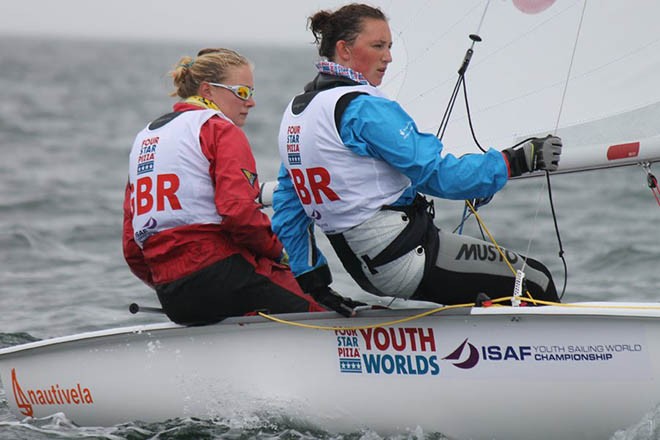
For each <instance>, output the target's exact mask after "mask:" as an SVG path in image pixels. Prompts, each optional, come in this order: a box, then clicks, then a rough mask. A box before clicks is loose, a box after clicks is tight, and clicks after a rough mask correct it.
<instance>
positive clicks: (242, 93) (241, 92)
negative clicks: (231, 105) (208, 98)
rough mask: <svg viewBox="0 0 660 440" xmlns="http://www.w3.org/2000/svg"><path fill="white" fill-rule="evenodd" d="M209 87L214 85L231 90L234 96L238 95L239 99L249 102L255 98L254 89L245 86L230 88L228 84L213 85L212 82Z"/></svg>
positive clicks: (214, 85)
mask: <svg viewBox="0 0 660 440" xmlns="http://www.w3.org/2000/svg"><path fill="white" fill-rule="evenodd" d="M209 85H212V86H213V87H221V88H223V89H227V90H231V92H232V93H233V94H234V95H236V97H237V98H238V99H242V100H243V101H247V100H248V99H250V98H252V97H253V96H254V89H253V88H252V87H249V86H243V85H238V86H228V85H227V84H220V83H212V82H210V83H209Z"/></svg>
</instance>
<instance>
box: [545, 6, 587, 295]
mask: <svg viewBox="0 0 660 440" xmlns="http://www.w3.org/2000/svg"><path fill="white" fill-rule="evenodd" d="M586 9H587V0H584V3H583V4H582V12H581V14H580V21H579V22H578V26H577V32H576V34H575V42H574V44H573V52H572V53H571V61H570V62H569V64H568V70H567V71H566V80H565V81H564V90H563V92H562V96H561V102H560V104H559V111H558V112H557V120H556V121H555V130H554V134H556V133H557V130H558V128H559V120H560V119H561V114H562V112H563V110H564V102H565V100H566V92H567V90H568V83H569V81H570V79H571V73H572V72H573V62H574V61H575V54H576V52H577V46H578V42H579V41H580V33H581V31H582V22H583V21H584V12H585V11H586ZM545 179H546V182H547V185H548V201H549V202H550V211H551V212H552V221H553V223H554V226H555V234H556V235H557V244H558V245H559V253H558V255H559V258H560V260H561V261H562V264H563V265H564V286H563V288H562V290H561V294H560V295H559V299H560V300H561V299H562V298H563V297H564V293H566V284H567V280H568V269H567V265H566V259H565V258H564V253H565V252H564V245H563V244H562V241H561V235H560V233H559V225H558V224H557V214H556V212H555V203H554V199H553V197H552V185H551V184H550V173H549V172H548V171H546V172H545Z"/></svg>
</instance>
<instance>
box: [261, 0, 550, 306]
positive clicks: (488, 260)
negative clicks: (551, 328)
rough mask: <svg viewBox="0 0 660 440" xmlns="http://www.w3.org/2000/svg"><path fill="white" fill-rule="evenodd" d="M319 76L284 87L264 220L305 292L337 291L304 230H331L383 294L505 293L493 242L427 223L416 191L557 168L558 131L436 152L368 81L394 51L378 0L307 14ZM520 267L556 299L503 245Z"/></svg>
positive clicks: (449, 298) (444, 194) (467, 191)
mask: <svg viewBox="0 0 660 440" xmlns="http://www.w3.org/2000/svg"><path fill="white" fill-rule="evenodd" d="M309 24H310V29H311V31H312V33H313V34H314V37H315V39H316V43H317V45H318V49H319V55H321V56H322V57H323V58H324V60H322V61H320V62H319V63H318V64H317V69H318V75H317V76H316V77H315V78H314V79H313V80H312V81H311V82H310V83H309V84H307V85H306V86H305V88H304V92H303V93H302V94H300V95H298V96H296V97H294V98H293V100H292V101H291V103H290V104H289V106H288V107H287V109H286V110H285V112H284V116H283V119H282V123H281V126H280V133H279V150H280V156H281V159H282V163H283V166H282V167H281V170H280V174H279V178H278V182H279V185H278V189H277V191H276V192H275V194H274V200H273V202H274V209H275V215H274V217H273V220H272V221H273V227H274V230H275V232H276V233H277V235H278V237H279V238H280V239H281V240H282V241H283V243H284V246H285V247H286V249H287V251H288V253H289V256H290V262H291V268H292V270H293V272H294V274H295V275H296V278H297V280H298V282H299V283H300V285H301V287H302V288H303V290H304V291H306V292H309V293H311V294H312V296H314V297H315V298H317V299H318V300H319V301H320V302H322V303H323V302H324V298H326V297H329V296H332V297H336V294H335V293H334V292H333V291H332V289H330V287H329V285H330V283H331V281H332V279H331V275H330V271H329V269H328V266H327V261H326V259H325V257H324V256H323V254H322V253H321V252H320V251H319V249H318V248H317V247H316V245H315V242H314V240H313V236H312V235H311V234H312V232H313V226H317V227H319V228H321V230H322V231H323V232H324V233H325V234H326V236H327V237H328V238H329V240H330V243H331V244H332V246H333V248H334V250H335V251H336V253H337V255H338V256H339V259H340V260H341V262H342V264H343V265H344V268H345V269H346V270H347V272H348V273H349V274H350V275H351V276H352V278H353V279H354V280H355V281H356V282H357V283H358V284H359V285H360V286H361V287H362V288H363V289H364V290H366V291H368V292H370V293H373V294H376V295H383V296H394V297H400V298H410V299H417V300H426V301H434V302H437V303H441V304H457V303H458V304H461V303H472V302H474V301H475V299H476V298H477V295H478V294H479V293H481V292H483V293H486V294H487V295H489V296H491V298H492V297H501V296H510V295H511V294H512V293H513V286H514V280H515V274H514V273H513V272H512V270H511V268H510V267H509V266H508V265H507V264H506V262H505V261H504V260H505V259H504V258H503V257H502V256H500V254H499V253H498V251H497V250H496V249H495V248H494V247H493V246H492V245H490V244H488V243H486V242H483V241H481V240H477V239H474V238H471V237H467V236H463V235H457V234H451V233H447V232H444V231H441V230H438V228H437V227H436V226H435V225H434V223H433V209H432V206H431V205H430V204H429V202H427V201H426V198H425V197H424V196H423V195H422V194H427V195H431V196H436V197H441V198H447V199H457V200H462V199H473V198H482V197H489V196H492V195H493V194H495V193H496V192H497V191H499V190H500V189H501V188H502V187H503V186H504V185H505V184H506V182H507V181H508V179H509V178H510V177H513V176H518V175H520V174H522V173H524V172H531V171H535V170H550V171H552V170H556V169H557V164H558V161H559V155H560V153H561V140H560V139H559V138H557V137H548V138H543V139H535V140H533V141H531V142H529V143H527V144H525V145H523V146H522V147H521V148H518V149H515V150H513V149H509V150H505V151H504V152H499V151H497V150H495V149H490V150H489V151H488V152H487V153H486V154H483V155H475V154H473V155H465V156H462V157H455V156H453V155H451V154H446V155H444V156H443V155H441V153H442V148H443V147H442V144H441V143H440V141H439V140H438V139H437V138H436V137H435V136H434V135H432V134H427V133H420V132H418V130H417V126H416V125H415V122H414V121H413V120H412V118H411V117H410V116H409V115H408V114H407V113H406V112H405V111H404V110H403V109H402V108H401V107H400V106H399V105H398V104H397V103H396V102H395V101H392V100H390V99H388V98H387V97H385V96H384V95H383V93H381V92H380V91H379V89H378V88H377V86H378V85H380V84H381V82H382V80H383V77H384V76H385V74H386V72H387V67H388V65H389V63H390V62H391V61H392V55H391V52H390V49H391V45H392V36H391V32H390V28H389V25H388V22H387V18H386V17H385V15H384V14H383V13H382V11H381V10H380V9H378V8H374V7H371V6H368V5H364V4H350V5H347V6H344V7H342V8H340V9H338V10H336V11H334V12H333V11H325V10H322V11H319V12H317V13H316V14H314V15H312V16H311V17H309ZM505 255H506V257H507V260H508V261H509V262H510V263H511V264H512V267H513V268H515V269H521V268H523V267H524V272H525V274H526V279H527V290H528V291H529V292H530V293H531V295H532V297H533V298H535V299H540V300H546V301H558V297H557V293H556V289H555V285H554V283H553V280H552V277H551V274H550V273H549V271H548V270H547V269H546V268H545V266H543V265H542V264H541V263H539V262H537V261H535V260H532V259H529V258H524V257H522V256H521V255H519V254H516V253H513V252H510V251H505Z"/></svg>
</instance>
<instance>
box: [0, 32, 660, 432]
mask: <svg viewBox="0 0 660 440" xmlns="http://www.w3.org/2000/svg"><path fill="white" fill-rule="evenodd" d="M218 44H219V43H217V42H206V43H202V44H199V45H194V44H188V43H185V44H171V43H159V44H156V43H127V42H102V41H80V40H49V39H23V38H13V37H6V36H5V37H3V38H2V39H0V93H1V94H2V99H1V100H0V347H3V346H10V345H15V344H19V343H23V342H27V341H31V340H35V339H44V338H48V337H53V336H62V335H68V334H73V333H79V332H83V331H91V330H99V329H107V328H112V327H118V326H125V325H134V324H145V323H151V322H160V321H162V320H163V317H162V316H159V315H150V314H138V315H131V314H130V313H129V312H128V304H130V303H131V302H138V303H140V304H142V305H152V306H157V305H158V304H157V300H156V298H155V295H154V293H153V292H152V291H151V290H150V289H149V288H147V287H146V286H145V285H143V284H142V283H141V282H140V281H139V280H138V279H137V278H136V277H134V276H133V275H132V274H131V273H130V271H129V270H128V267H127V266H126V264H125V262H124V260H123V257H122V251H121V228H122V201H123V196H124V185H125V183H126V178H127V172H128V168H127V160H128V152H129V149H130V147H131V144H132V141H133V138H134V136H135V134H136V133H137V132H138V131H139V130H140V129H142V128H143V127H144V125H146V123H147V122H148V121H150V120H152V119H154V118H156V117H157V116H160V115H161V114H163V113H166V112H168V111H169V110H170V108H171V105H172V103H173V102H174V99H173V98H171V97H169V96H168V94H169V92H171V91H172V86H171V83H170V80H169V79H168V77H167V75H166V73H167V71H169V70H170V68H171V67H172V66H173V65H174V64H175V63H176V62H177V61H178V59H179V57H180V56H182V55H194V54H195V53H196V52H197V50H198V49H200V48H201V47H204V46H206V45H209V46H216V45H218ZM232 47H234V48H235V49H238V50H239V51H241V52H242V53H243V54H244V55H246V56H247V57H248V58H250V59H251V60H252V61H253V62H254V64H255V66H256V70H255V79H256V90H257V92H256V95H255V97H256V100H257V106H256V108H254V109H253V110H252V111H251V113H250V117H249V119H248V123H247V125H246V126H245V131H246V133H247V135H248V137H249V139H250V141H251V144H252V147H253V149H254V152H255V156H256V159H257V171H258V173H259V178H260V180H261V181H266V180H273V179H274V178H275V177H276V175H277V170H278V166H279V160H278V153H277V140H276V138H277V130H278V127H279V121H280V117H281V113H282V110H283V108H284V107H285V106H286V104H287V102H288V100H289V99H290V98H291V96H293V95H294V94H296V93H298V92H299V91H300V90H301V89H302V86H303V85H304V83H305V82H306V81H308V80H309V79H311V78H312V77H313V76H314V74H315V70H314V62H315V60H316V58H317V57H316V54H315V52H314V50H313V48H312V46H311V45H310V46H300V47H295V48H283V47H256V46H247V45H246V46H242V45H233V46H232ZM443 104H444V103H439V105H438V108H444V105H443ZM438 116H439V117H438V119H440V118H441V115H440V114H439V115H438ZM567 147H569V146H567ZM551 189H552V195H553V201H554V207H555V211H556V222H557V227H558V231H559V237H558V236H557V233H556V231H555V226H554V223H555V222H554V220H553V216H552V214H551V210H550V205H549V199H548V188H547V185H546V184H545V181H544V179H527V180H522V181H514V182H511V183H510V184H509V185H507V187H506V188H505V189H504V190H503V191H501V192H500V193H499V194H497V195H496V196H495V198H494V200H493V201H492V202H491V203H490V204H488V205H486V206H484V207H483V208H481V209H480V211H479V213H480V216H481V217H482V218H483V220H484V222H485V224H486V226H487V227H488V229H489V231H490V232H491V234H492V235H493V236H494V237H495V238H496V240H497V241H498V243H499V244H501V245H503V246H507V247H509V248H510V249H515V250H519V251H521V252H524V253H527V254H529V255H530V256H533V257H536V258H538V259H540V260H542V261H543V262H545V263H546V264H547V265H548V267H549V268H550V269H551V271H552V272H553V274H554V276H555V279H556V283H557V285H558V287H559V288H560V289H561V288H562V287H563V285H564V282H565V281H566V286H567V287H566V293H565V295H564V301H584V300H588V301H591V300H619V301H626V300H630V301H648V300H651V301H654V300H657V289H658V286H660V275H659V274H658V271H657V262H658V257H659V256H660V241H659V240H658V238H659V234H658V223H659V221H660V207H658V205H657V204H656V202H655V200H654V198H653V196H652V194H651V191H650V190H649V189H648V187H647V186H646V177H645V174H644V173H643V171H642V169H641V168H637V167H630V168H625V169H614V170H608V171H599V172H588V173H581V174H575V175H564V176H554V177H553V178H552V180H551ZM435 208H436V223H437V224H438V225H439V226H440V227H443V228H445V229H448V230H454V229H455V228H457V227H458V225H459V221H460V218H461V216H462V214H463V204H462V203H461V202H449V201H446V200H435ZM464 233H469V234H472V235H477V236H479V234H480V232H479V230H478V228H477V227H476V226H475V224H474V222H473V221H472V220H470V221H469V222H468V223H467V224H466V226H465V228H464ZM319 240H320V244H321V247H322V249H323V250H324V251H325V253H326V255H327V256H328V258H329V261H330V265H331V268H332V271H333V275H334V279H335V282H334V284H333V286H334V287H335V289H337V290H338V291H340V292H342V293H346V294H350V296H352V297H353V298H357V299H363V300H367V301H370V302H380V303H383V302H385V301H384V300H382V299H379V298H375V297H373V296H370V295H368V294H366V293H360V292H359V291H358V290H357V289H356V287H355V285H354V283H353V282H352V281H351V279H350V278H349V277H348V276H347V275H346V274H345V272H344V271H343V269H342V268H341V265H340V264H339V263H338V260H337V259H336V257H335V256H334V253H333V252H332V250H331V248H330V246H329V244H328V243H327V241H326V240H325V239H324V238H323V237H322V236H321V237H319ZM560 242H561V249H563V253H564V257H565V259H566V265H567V270H564V266H563V263H562V261H561V259H560V258H559V253H560V245H559V243H560ZM394 305H395V306H399V307H406V306H407V303H405V302H403V303H402V302H397V303H394ZM6 392H7V391H6V390H3V388H2V387H1V386H0V439H17V438H22V439H56V438H57V439H62V438H94V439H149V438H159V439H165V438H169V439H174V438H176V439H198V438H208V439H211V438H213V439H237V438H240V439H247V438H258V439H316V438H323V439H334V438H338V439H365V440H367V439H380V438H381V437H379V436H378V435H377V434H375V433H373V432H369V431H365V432H353V433H345V434H342V435H336V434H330V433H327V432H316V431H310V430H309V428H303V427H300V426H297V425H296V424H295V422H289V423H283V422H282V421H274V420H267V419H259V418H245V419H226V418H222V415H220V416H219V417H218V418H216V419H213V420H197V419H185V420H170V421H162V422H161V423H153V424H143V423H138V422H133V423H127V424H123V425H118V426H115V427H110V428H80V427H77V426H75V425H74V424H72V423H71V422H70V421H69V420H68V419H67V418H66V414H56V415H54V416H52V417H49V418H47V419H43V420H24V421H22V420H18V419H16V418H15V417H14V416H13V415H12V414H11V413H10V412H9V409H8V406H7V399H6V394H5V393H6ZM612 398H613V399H616V396H613V397H612ZM658 422H660V413H658V412H657V410H653V409H651V412H649V414H647V415H646V416H645V418H644V419H643V420H640V421H639V423H638V424H637V425H635V426H631V427H626V426H622V427H621V431H620V432H619V433H617V434H616V436H615V438H617V439H628V440H630V439H652V438H658V436H657V430H656V429H655V426H656V425H657V424H658ZM466 423H473V421H466ZM398 438H443V436H442V433H428V432H422V431H412V432H411V433H410V434H408V435H404V436H400V437H398Z"/></svg>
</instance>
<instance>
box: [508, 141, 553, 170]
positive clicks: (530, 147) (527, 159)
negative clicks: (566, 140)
mask: <svg viewBox="0 0 660 440" xmlns="http://www.w3.org/2000/svg"><path fill="white" fill-rule="evenodd" d="M561 148H562V143H561V139H560V138H559V137H557V136H552V135H547V136H546V137H544V138H532V139H531V140H530V141H529V142H526V143H525V144H523V146H522V147H520V148H516V149H513V148H507V149H506V150H502V154H504V156H505V157H506V158H507V160H508V161H509V169H510V177H517V176H520V175H521V174H522V173H531V172H533V171H538V170H544V171H556V170H557V168H558V167H559V156H560V155H561Z"/></svg>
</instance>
